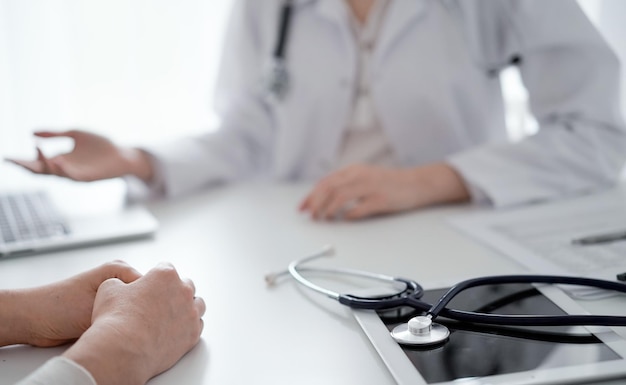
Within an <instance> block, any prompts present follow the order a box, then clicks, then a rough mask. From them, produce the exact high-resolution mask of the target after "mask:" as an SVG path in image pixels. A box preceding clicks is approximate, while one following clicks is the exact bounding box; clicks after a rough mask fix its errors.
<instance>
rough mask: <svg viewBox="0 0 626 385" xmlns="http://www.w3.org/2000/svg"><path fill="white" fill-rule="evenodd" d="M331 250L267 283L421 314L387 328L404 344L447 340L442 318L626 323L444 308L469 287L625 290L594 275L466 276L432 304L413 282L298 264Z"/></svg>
mask: <svg viewBox="0 0 626 385" xmlns="http://www.w3.org/2000/svg"><path fill="white" fill-rule="evenodd" d="M333 254H334V250H333V248H332V247H330V246H328V247H325V248H323V249H322V250H320V251H318V252H316V253H313V254H311V255H309V256H307V257H304V258H301V259H298V260H296V261H293V262H291V263H290V264H289V267H288V269H287V270H285V271H281V272H278V273H273V274H268V275H267V276H266V277H265V280H266V282H267V283H268V284H269V285H272V284H274V283H275V282H276V280H277V279H278V278H280V277H281V276H285V275H291V277H293V278H294V279H295V280H296V281H297V282H298V283H299V284H301V285H304V286H305V287H307V288H309V289H311V290H313V291H316V292H318V293H320V294H323V295H325V296H327V297H329V298H331V299H334V300H336V301H338V302H339V303H341V304H343V305H346V306H349V307H351V308H354V309H369V310H385V309H392V308H398V307H401V306H408V307H411V308H414V309H416V310H419V311H421V312H424V313H425V314H424V315H419V316H415V317H413V318H411V319H410V320H409V321H408V322H406V323H402V324H400V325H398V326H396V327H395V328H394V329H393V330H392V331H391V336H392V337H393V339H394V340H396V342H398V343H400V344H402V345H412V346H428V345H438V344H441V343H443V342H445V341H446V340H447V339H448V337H449V336H450V330H449V329H448V328H447V327H446V326H444V325H442V324H440V323H436V322H433V321H434V320H436V319H437V317H439V316H442V317H445V318H448V319H452V320H455V321H459V322H468V323H473V324H484V325H497V326H626V317H624V316H607V315H564V316H546V315H503V314H491V313H481V312H471V311H462V310H455V309H448V308H447V307H446V306H447V304H448V303H449V302H450V301H451V300H452V299H453V298H454V297H455V296H457V295H458V294H459V293H461V292H462V291H464V290H467V289H469V288H472V287H477V286H485V285H498V284H514V283H518V284H519V283H525V284H564V285H577V286H586V287H595V288H600V289H605V290H613V291H617V292H620V293H626V285H625V284H623V283H618V282H612V281H604V280H599V279H592V278H581V277H567V276H552V275H502V276H489V277H481V278H474V279H468V280H466V281H463V282H459V283H457V284H456V285H454V286H453V287H451V288H450V289H449V290H448V291H447V292H446V293H445V294H444V295H443V296H441V298H439V300H438V301H437V302H436V303H434V304H430V303H427V302H425V301H422V300H421V297H422V295H423V294H424V290H423V288H422V286H420V285H419V284H418V283H417V282H415V281H412V280H409V279H404V278H398V277H391V276H388V275H383V274H376V273H370V272H367V271H361V270H353V269H335V268H313V267H302V265H303V264H305V263H307V262H310V261H312V260H314V259H317V258H321V257H324V256H331V255H333ZM302 272H308V273H324V274H335V275H347V276H353V277H360V278H366V279H373V280H377V281H382V282H386V283H388V284H392V285H393V286H394V287H396V286H397V287H398V289H397V290H395V291H394V292H391V293H387V294H385V295H382V296H371V297H366V296H356V295H352V294H340V293H337V292H334V291H331V290H328V289H325V288H323V287H320V286H318V285H316V284H314V283H312V282H311V281H309V280H308V279H306V278H305V277H304V276H303V275H302Z"/></svg>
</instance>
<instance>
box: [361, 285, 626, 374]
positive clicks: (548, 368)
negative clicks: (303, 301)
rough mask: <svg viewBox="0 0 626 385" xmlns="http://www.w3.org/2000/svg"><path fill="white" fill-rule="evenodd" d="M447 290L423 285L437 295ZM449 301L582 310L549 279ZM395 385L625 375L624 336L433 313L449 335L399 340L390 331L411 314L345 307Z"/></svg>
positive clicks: (468, 306)
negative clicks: (432, 341) (421, 342)
mask: <svg viewBox="0 0 626 385" xmlns="http://www.w3.org/2000/svg"><path fill="white" fill-rule="evenodd" d="M446 290H447V289H446V288H441V289H432V290H426V292H425V294H424V297H423V299H424V300H425V301H427V302H429V303H433V302H435V301H437V300H438V299H439V298H440V297H441V295H442V294H443V293H445V291H446ZM448 307H449V308H454V309H459V310H466V311H480V312H489V313H498V314H541V315H565V314H585V311H584V310H583V309H582V308H581V307H580V306H579V305H577V304H576V303H575V302H574V301H573V300H572V299H571V298H569V297H568V296H567V295H565V294H564V293H563V292H562V291H561V290H560V289H558V288H557V287H554V286H538V287H535V286H531V285H526V284H521V285H519V284H515V285H492V286H484V287H477V288H472V289H469V290H467V291H465V292H462V293H461V294H459V295H458V296H457V297H455V298H454V299H453V300H452V302H451V303H450V304H449V305H448ZM353 313H354V315H355V317H356V319H357V321H358V323H359V324H360V325H361V327H362V328H363V330H364V332H365V334H366V335H367V337H368V338H369V340H370V341H371V343H372V344H373V345H374V347H375V349H376V351H377V352H378V354H379V355H380V357H381V358H382V360H383V361H384V363H385V365H386V366H387V368H388V369H389V371H390V372H391V374H392V375H393V377H394V378H395V380H396V381H397V382H398V384H401V385H403V384H412V385H414V384H424V385H425V384H428V385H431V384H437V385H444V384H445V385H452V384H455V385H458V384H464V385H465V384H493V385H497V384H507V385H510V384H520V385H522V384H565V383H580V382H591V383H593V382H596V381H599V380H603V379H610V378H615V377H620V376H626V360H625V357H626V340H624V339H623V338H622V337H621V336H619V335H618V334H616V333H615V332H614V331H613V330H611V329H610V328H607V327H580V326H577V327H567V326H566V327H492V326H488V325H482V326H481V325H472V324H463V323H458V322H454V321H451V320H446V319H444V318H441V317H439V318H437V321H436V322H439V323H442V324H445V325H446V326H448V327H449V329H450V337H449V339H448V340H447V341H445V342H444V343H442V344H439V345H435V346H431V347H410V346H401V345H399V344H398V343H397V342H395V340H394V339H393V338H391V335H390V331H391V330H392V329H393V328H394V327H395V326H396V325H398V324H399V323H401V322H406V321H407V320H408V319H410V318H411V317H412V316H414V315H416V314H415V312H414V311H413V310H412V309H409V308H398V309H392V310H388V311H384V312H380V313H377V312H375V311H371V310H353Z"/></svg>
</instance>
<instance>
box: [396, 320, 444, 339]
mask: <svg viewBox="0 0 626 385" xmlns="http://www.w3.org/2000/svg"><path fill="white" fill-rule="evenodd" d="M391 336H392V337H393V339H394V340H396V342H398V343H399V344H403V345H412V346H427V345H435V344H438V343H441V342H444V341H445V340H447V339H448V337H449V336H450V330H448V328H447V327H445V326H443V325H440V324H438V323H434V322H433V321H432V320H431V318H430V317H428V316H418V317H413V318H411V319H410V320H409V322H408V323H404V324H402V325H398V326H396V327H395V328H394V329H393V330H392V331H391Z"/></svg>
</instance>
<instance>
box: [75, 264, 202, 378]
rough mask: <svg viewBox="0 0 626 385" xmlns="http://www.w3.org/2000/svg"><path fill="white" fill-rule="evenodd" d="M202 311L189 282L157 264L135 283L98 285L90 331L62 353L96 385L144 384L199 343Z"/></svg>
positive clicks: (164, 266)
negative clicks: (85, 372) (84, 371)
mask: <svg viewBox="0 0 626 385" xmlns="http://www.w3.org/2000/svg"><path fill="white" fill-rule="evenodd" d="M205 310H206V307H205V303H204V301H203V300H202V298H200V297H195V287H194V284H193V282H192V281H190V280H181V279H180V277H179V276H178V273H177V272H176V270H175V269H174V267H173V266H172V265H170V264H165V263H162V264H159V265H158V266H157V267H155V268H154V269H152V270H150V271H149V272H148V273H147V274H146V275H144V276H143V277H141V278H139V279H137V280H136V281H134V282H132V283H130V284H125V283H123V282H122V281H120V280H119V279H109V280H107V281H105V282H104V283H102V285H101V286H100V288H99V289H98V294H97V296H96V300H95V303H94V307H93V315H92V326H91V327H90V328H89V329H88V330H87V332H85V334H83V336H82V337H81V338H80V339H79V340H78V341H77V342H76V343H75V344H74V345H73V346H72V347H71V348H70V349H68V350H67V351H66V352H65V353H64V356H66V357H67V358H69V359H71V360H74V361H75V362H76V363H78V364H80V365H82V366H83V367H84V368H85V369H87V370H88V371H89V372H90V373H91V374H92V375H93V377H94V379H95V380H96V383H97V384H98V385H108V384H145V383H146V382H147V381H148V380H149V379H150V378H152V377H154V376H156V375H157V374H159V373H161V372H163V371H165V370H167V369H169V368H170V367H172V366H173V365H174V364H175V363H176V362H177V361H178V360H179V359H180V358H181V357H182V356H183V355H184V354H185V353H187V352H188V351H189V350H190V349H191V348H193V347H194V346H195V345H196V344H197V343H198V341H199V340H200V334H201V333H202V328H203V321H202V318H201V317H202V316H203V315H204V312H205Z"/></svg>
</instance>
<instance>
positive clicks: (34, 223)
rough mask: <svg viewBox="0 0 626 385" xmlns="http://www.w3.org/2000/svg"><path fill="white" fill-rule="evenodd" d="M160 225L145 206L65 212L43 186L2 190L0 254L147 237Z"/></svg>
mask: <svg viewBox="0 0 626 385" xmlns="http://www.w3.org/2000/svg"><path fill="white" fill-rule="evenodd" d="M157 227H158V223H157V221H156V219H155V218H154V217H153V216H152V215H151V214H150V213H149V212H148V211H147V210H146V209H145V208H142V207H129V208H124V209H120V210H111V212H102V213H101V212H98V213H97V215H87V216H76V215H75V214H72V215H64V213H63V212H61V211H60V210H59V208H58V206H57V205H55V203H54V202H53V200H52V198H51V196H50V195H49V194H48V193H47V192H46V191H44V190H32V191H20V192H0V258H3V257H9V256H20V255H30V254H36V253H41V252H48V251H54V250H61V249H69V248H75V247H82V246H88V245H95V244H102V243H108V242H113V241H121V240H128V239H134V238H141V237H148V236H151V235H152V234H154V232H155V231H156V229H157Z"/></svg>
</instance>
